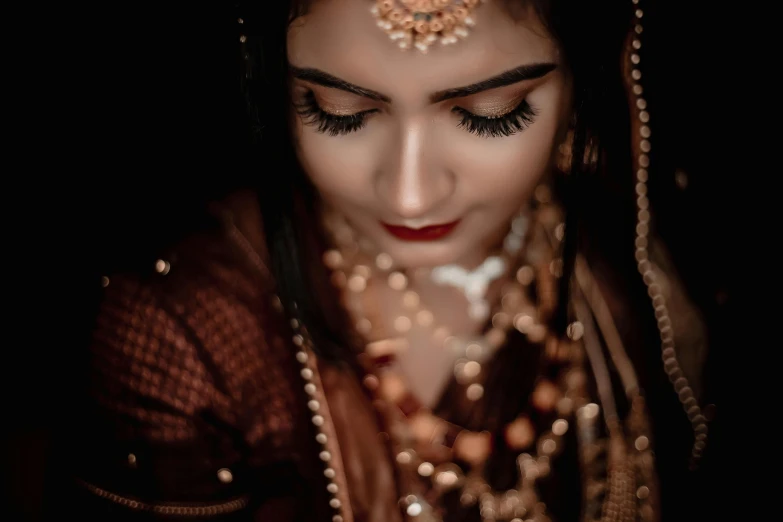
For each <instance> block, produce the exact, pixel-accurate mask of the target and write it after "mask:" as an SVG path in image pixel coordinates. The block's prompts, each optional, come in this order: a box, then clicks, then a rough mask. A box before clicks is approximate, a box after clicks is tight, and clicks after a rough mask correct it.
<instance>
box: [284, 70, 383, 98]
mask: <svg viewBox="0 0 783 522" xmlns="http://www.w3.org/2000/svg"><path fill="white" fill-rule="evenodd" d="M291 73H292V74H293V75H294V76H295V77H297V78H299V79H300V80H303V81H306V82H310V83H315V84H317V85H323V86H324V87H331V88H333V89H340V90H341V91H346V92H350V93H352V94H357V95H359V96H364V97H365V98H370V99H371V100H375V101H382V102H386V103H390V102H391V98H389V97H388V96H385V95H383V94H381V93H379V92H375V91H373V90H370V89H365V88H364V87H359V86H358V85H354V84H352V83H348V82H346V81H345V80H341V79H340V78H338V77H336V76H332V75H331V74H329V73H326V72H323V71H321V70H318V69H312V68H305V69H300V68H299V67H294V66H291Z"/></svg>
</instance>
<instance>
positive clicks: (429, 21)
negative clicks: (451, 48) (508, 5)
mask: <svg viewBox="0 0 783 522" xmlns="http://www.w3.org/2000/svg"><path fill="white" fill-rule="evenodd" d="M483 2H486V0H376V2H375V5H374V6H373V7H372V14H373V15H374V16H375V18H376V19H377V21H378V27H380V28H381V29H383V30H384V31H386V33H387V34H388V35H389V37H390V38H391V39H392V40H393V41H395V42H397V45H399V46H400V48H401V49H410V48H411V47H416V48H417V49H418V50H419V51H421V52H423V53H426V52H427V50H428V49H429V47H430V45H432V44H433V43H435V42H438V41H440V43H441V44H443V45H450V44H454V43H457V42H458V41H459V39H460V38H465V37H466V36H468V33H469V28H470V27H473V26H474V25H475V23H476V22H475V20H474V18H473V11H474V10H475V9H476V7H478V5H479V4H480V3H483Z"/></svg>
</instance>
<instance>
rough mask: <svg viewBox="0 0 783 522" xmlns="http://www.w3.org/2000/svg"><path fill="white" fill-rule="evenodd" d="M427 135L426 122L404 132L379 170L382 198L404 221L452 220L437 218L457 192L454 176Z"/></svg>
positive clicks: (379, 191)
mask: <svg viewBox="0 0 783 522" xmlns="http://www.w3.org/2000/svg"><path fill="white" fill-rule="evenodd" d="M426 135H427V129H426V122H415V123H410V124H408V125H407V126H405V127H404V128H402V129H401V130H400V133H399V135H398V138H397V139H396V140H395V141H396V143H394V144H393V145H392V146H391V147H390V149H389V154H388V155H386V156H385V157H384V158H383V160H382V161H383V163H384V164H385V165H382V166H381V168H380V169H379V172H380V174H379V176H378V179H377V183H376V190H377V191H378V196H379V197H380V198H381V200H382V201H384V202H386V205H387V208H388V209H389V210H391V211H392V212H393V213H394V214H396V217H399V218H402V219H419V218H424V219H427V218H444V217H448V216H438V215H435V214H436V213H437V212H438V211H439V207H440V206H441V205H442V204H443V203H445V202H446V201H447V200H448V198H449V196H450V195H451V194H452V192H453V191H454V176H453V175H452V173H451V172H450V171H449V169H448V168H447V167H446V166H445V165H444V164H443V162H441V161H439V160H438V157H439V156H440V154H439V152H438V151H437V150H434V147H433V145H434V144H432V143H431V141H430V140H427V136H426ZM428 144H429V145H430V147H429V148H428Z"/></svg>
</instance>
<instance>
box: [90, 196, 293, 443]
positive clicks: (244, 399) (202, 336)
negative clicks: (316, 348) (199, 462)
mask: <svg viewBox="0 0 783 522" xmlns="http://www.w3.org/2000/svg"><path fill="white" fill-rule="evenodd" d="M232 208H234V209H235V208H237V207H236V205H235V206H234V207H230V206H221V207H220V209H221V210H224V211H230V210H231V209H232ZM239 208H242V207H239ZM247 215H248V214H247V212H240V213H235V214H233V215H232V216H233V219H236V220H237V223H231V224H230V225H231V227H230V228H226V227H222V226H221V227H216V228H215V229H214V230H211V231H209V232H205V233H201V234H198V235H193V236H190V237H188V238H186V239H184V240H182V241H180V242H178V243H177V244H176V245H174V246H172V247H171V248H169V249H167V250H166V251H165V252H162V253H160V256H159V257H157V258H155V259H150V260H149V261H148V263H147V266H146V267H144V268H143V269H141V270H136V271H126V272H120V273H110V274H106V275H104V276H102V279H101V284H102V286H103V287H104V288H103V295H102V299H101V304H100V306H99V310H98V314H97V318H96V321H95V327H94V330H93V333H92V339H91V343H90V355H91V369H92V371H93V375H94V377H95V380H94V382H95V383H97V386H96V387H95V388H94V389H93V394H94V395H95V396H96V397H97V398H98V399H101V400H102V402H103V403H104V404H107V405H112V409H113V410H114V412H115V413H122V414H123V415H126V416H127V415H131V416H133V417H136V420H145V419H142V418H141V417H145V416H146V417H149V412H148V411H147V412H145V410H144V409H143V408H137V409H135V410H134V409H131V406H130V404H129V401H130V402H133V401H138V400H140V398H143V399H144V400H145V401H155V404H159V405H160V406H161V407H162V408H163V409H165V410H166V411H171V412H172V414H173V415H175V416H179V417H180V420H178V421H177V422H176V423H174V424H175V425H174V426H164V425H161V424H160V423H153V424H149V423H144V424H142V425H143V426H145V428H146V429H147V430H148V432H147V433H146V435H147V436H154V437H164V438H171V437H174V438H188V437H190V436H193V435H194V431H195V430H196V429H197V426H196V424H195V423H193V422H191V421H190V420H188V419H190V418H191V417H192V416H194V415H199V414H203V413H204V412H210V415H212V416H213V417H215V421H218V422H222V423H225V424H226V425H228V426H232V427H234V428H236V429H237V430H239V431H241V432H245V433H251V434H250V435H248V437H250V438H251V439H259V438H264V437H268V436H272V435H274V433H275V432H280V431H281V430H282V432H285V431H286V430H288V429H291V428H292V426H293V424H294V421H295V419H294V412H295V411H296V396H295V393H294V392H295V390H294V389H293V388H292V386H293V385H292V384H290V383H293V382H298V381H296V378H295V377H296V371H297V370H296V368H297V367H296V362H295V360H294V358H293V355H292V352H291V351H290V350H289V349H288V343H286V342H285V339H287V337H288V336H287V334H286V331H287V329H286V321H285V318H284V317H283V314H282V313H281V311H280V307H279V306H278V304H279V300H277V297H276V296H275V294H274V284H273V282H272V281H271V279H270V276H269V274H268V272H266V271H265V270H264V265H263V264H264V254H263V251H261V252H259V251H258V245H259V238H258V236H257V235H256V236H254V235H253V234H252V233H247V232H245V231H243V230H242V229H240V228H239V226H241V220H242V219H243V218H244V219H248V218H247ZM259 226H260V223H259ZM232 232H233V233H234V234H239V236H240V238H241V239H244V240H245V241H246V242H247V244H241V243H238V242H237V241H236V238H232V237H231V234H232ZM246 247H250V248H251V251H250V252H248V251H246V250H245V248H246ZM253 253H255V254H256V255H257V257H258V258H257V259H253V257H252V255H253ZM129 397H132V399H129ZM264 401H266V404H264ZM254 408H261V411H260V412H258V413H257V414H255V415H253V414H251V413H250V411H252V410H253V409H254ZM123 410H125V411H123ZM251 417H253V419H252V420H251V419H250V418H251ZM146 420H150V419H149V418H147V419H146ZM272 426H274V427H275V429H274V430H273V429H272ZM278 442H280V443H282V441H278Z"/></svg>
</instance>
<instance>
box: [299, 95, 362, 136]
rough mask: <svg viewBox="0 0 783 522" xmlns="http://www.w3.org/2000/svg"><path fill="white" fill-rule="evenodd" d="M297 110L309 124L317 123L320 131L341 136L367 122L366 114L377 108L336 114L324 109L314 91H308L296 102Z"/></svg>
mask: <svg viewBox="0 0 783 522" xmlns="http://www.w3.org/2000/svg"><path fill="white" fill-rule="evenodd" d="M295 106H296V112H297V113H299V115H300V116H301V117H302V120H303V121H304V122H305V123H306V124H307V125H316V126H317V130H318V132H323V133H327V134H329V135H330V136H339V135H342V134H350V133H351V132H356V131H358V130H359V129H361V128H362V127H364V125H365V124H366V123H367V121H366V116H367V115H368V114H370V113H373V112H375V110H369V111H362V112H359V113H356V114H351V115H349V116H336V115H334V114H330V113H328V112H326V111H324V110H323V109H322V108H321V107H320V106H319V105H318V102H317V101H316V99H315V94H314V93H313V91H307V93H306V94H305V95H304V96H303V97H302V100H301V101H299V102H297V103H296V104H295Z"/></svg>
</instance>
